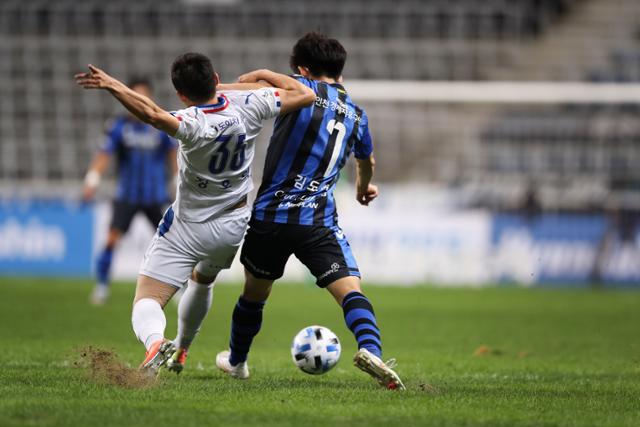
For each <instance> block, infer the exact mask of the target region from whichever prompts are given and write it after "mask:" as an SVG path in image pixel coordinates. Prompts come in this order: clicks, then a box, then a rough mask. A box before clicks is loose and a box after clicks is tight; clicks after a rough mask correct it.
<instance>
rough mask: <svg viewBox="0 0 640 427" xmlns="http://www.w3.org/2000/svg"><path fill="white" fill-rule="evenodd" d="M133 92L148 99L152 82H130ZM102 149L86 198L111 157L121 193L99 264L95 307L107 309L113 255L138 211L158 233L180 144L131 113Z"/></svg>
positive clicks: (109, 133)
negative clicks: (115, 161) (103, 306)
mask: <svg viewBox="0 0 640 427" xmlns="http://www.w3.org/2000/svg"><path fill="white" fill-rule="evenodd" d="M128 86H129V88H131V90H133V91H134V92H136V93H139V94H141V95H144V96H147V97H150V96H151V83H150V81H149V80H148V79H147V78H145V77H136V78H133V79H131V80H130V81H129V84H128ZM106 133H107V138H106V141H105V143H104V145H103V146H102V147H101V149H100V151H99V152H98V154H97V155H96V157H95V158H94V160H93V162H92V163H91V166H90V167H89V171H88V172H87V175H86V177H85V182H84V189H83V198H84V200H86V201H90V200H93V198H94V196H95V193H96V190H97V188H98V185H99V183H100V180H101V177H102V175H103V174H104V173H105V171H106V170H107V167H108V166H109V161H110V160H111V157H112V156H113V157H115V158H116V160H117V189H116V195H115V198H114V200H113V213H112V218H111V225H110V227H109V234H108V235H107V241H106V244H105V246H104V248H103V249H102V251H101V252H100V254H99V256H98V259H97V260H96V276H97V281H96V285H95V288H94V290H93V293H92V294H91V298H90V300H91V302H92V303H93V304H96V305H101V304H104V303H105V302H106V300H107V298H108V296H109V281H110V273H111V262H112V260H113V251H114V249H115V247H116V245H117V244H118V242H119V241H120V239H121V238H122V236H123V235H124V234H125V233H126V232H127V230H129V226H130V225H131V221H132V220H133V218H134V217H135V215H136V214H137V213H138V212H141V213H143V214H144V215H145V216H146V217H147V218H148V219H149V222H150V223H151V225H152V226H153V227H154V228H155V227H157V226H158V224H159V223H160V220H161V219H162V212H163V211H164V208H165V207H166V205H167V203H169V202H170V192H169V191H168V189H167V185H168V181H169V176H171V177H175V176H176V174H177V171H178V165H177V159H176V157H177V156H176V152H177V144H176V143H175V142H174V141H173V140H172V139H171V138H170V137H169V136H168V135H167V134H166V133H165V132H162V131H159V130H157V129H155V128H154V127H152V126H150V125H148V124H147V123H144V122H142V121H140V120H139V119H138V118H137V117H136V116H135V115H133V114H126V115H122V116H120V117H118V118H116V119H115V120H113V121H112V122H111V123H109V126H108V128H107V130H106Z"/></svg>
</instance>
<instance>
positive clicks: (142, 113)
mask: <svg viewBox="0 0 640 427" xmlns="http://www.w3.org/2000/svg"><path fill="white" fill-rule="evenodd" d="M75 79H76V83H77V84H78V85H80V86H82V87H83V88H85V89H106V90H108V91H109V92H110V93H111V95H113V96H114V97H115V98H116V99H117V100H118V101H120V103H121V104H122V105H124V107H125V108H126V109H127V110H129V111H130V112H131V113H132V114H133V115H134V116H136V117H137V118H139V119H140V120H142V121H143V122H145V123H148V124H150V125H151V126H153V127H154V128H156V129H160V130H161V131H164V132H166V133H168V134H169V135H171V136H175V134H176V131H177V130H178V126H179V125H180V122H179V121H178V119H176V118H175V117H173V116H172V115H171V114H169V113H168V112H166V111H164V110H163V109H162V108H160V107H158V105H156V103H155V102H153V101H152V100H151V99H149V98H147V97H146V96H144V95H141V94H139V93H136V92H134V91H133V90H131V89H129V88H128V87H127V86H126V85H125V84H124V83H122V82H121V81H119V80H117V79H115V78H113V77H111V76H110V75H109V74H107V73H105V72H104V71H102V70H101V69H99V68H97V67H94V66H93V65H91V64H89V72H88V73H79V74H76V75H75Z"/></svg>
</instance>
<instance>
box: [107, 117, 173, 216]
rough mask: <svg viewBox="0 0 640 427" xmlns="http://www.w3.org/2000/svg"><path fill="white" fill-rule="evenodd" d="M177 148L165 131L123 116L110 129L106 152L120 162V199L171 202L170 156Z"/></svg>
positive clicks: (142, 202)
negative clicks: (169, 189) (168, 177)
mask: <svg viewBox="0 0 640 427" xmlns="http://www.w3.org/2000/svg"><path fill="white" fill-rule="evenodd" d="M175 148H176V144H175V142H174V141H173V140H172V139H171V138H170V137H169V136H168V135H167V134H166V133H164V132H161V131H159V130H156V129H154V128H153V127H152V126H150V125H147V124H145V123H142V122H138V121H133V120H131V119H129V118H127V117H120V118H118V119H116V120H114V121H113V122H112V124H111V125H110V126H109V128H108V129H107V139H106V141H105V144H104V145H103V146H102V150H103V151H104V152H107V153H109V154H113V155H115V156H116V157H117V160H118V165H117V167H118V179H117V180H118V183H117V190H116V197H115V198H116V200H119V201H124V202H128V203H131V204H136V205H152V204H157V203H166V202H168V201H169V193H168V191H167V154H168V153H169V151H171V150H173V149H175Z"/></svg>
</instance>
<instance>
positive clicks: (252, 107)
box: [241, 87, 281, 122]
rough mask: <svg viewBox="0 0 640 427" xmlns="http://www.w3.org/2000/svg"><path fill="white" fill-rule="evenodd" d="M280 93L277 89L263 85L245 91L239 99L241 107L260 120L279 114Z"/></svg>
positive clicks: (253, 117)
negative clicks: (263, 86) (241, 98)
mask: <svg viewBox="0 0 640 427" xmlns="http://www.w3.org/2000/svg"><path fill="white" fill-rule="evenodd" d="M280 105H281V103H280V94H279V93H278V89H275V88H272V87H265V88H262V89H257V90H252V91H247V92H245V96H244V100H242V101H241V106H242V109H243V110H244V111H245V113H246V114H248V115H249V116H251V118H252V119H254V120H256V121H258V122H261V121H264V120H268V119H271V118H274V117H276V116H277V115H278V114H280Z"/></svg>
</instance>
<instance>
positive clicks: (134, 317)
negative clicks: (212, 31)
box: [131, 298, 167, 350]
mask: <svg viewBox="0 0 640 427" xmlns="http://www.w3.org/2000/svg"><path fill="white" fill-rule="evenodd" d="M131 325H132V326H133V332H135V334H136V336H137V337H138V339H139V340H140V342H141V343H143V344H144V346H145V347H146V348H147V350H149V347H151V344H153V343H154V342H156V341H158V340H161V339H163V338H164V329H165V328H166V326H167V318H166V317H165V316H164V311H162V307H160V304H159V303H158V302H157V301H156V300H153V299H151V298H142V299H141V300H139V301H138V302H136V303H135V304H134V306H133V312H132V313H131Z"/></svg>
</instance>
